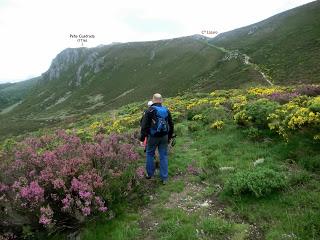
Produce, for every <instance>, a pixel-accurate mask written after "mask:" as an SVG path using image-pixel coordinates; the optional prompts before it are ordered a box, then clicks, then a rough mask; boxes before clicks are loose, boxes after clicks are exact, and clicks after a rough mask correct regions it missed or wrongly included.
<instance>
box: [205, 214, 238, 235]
mask: <svg viewBox="0 0 320 240" xmlns="http://www.w3.org/2000/svg"><path fill="white" fill-rule="evenodd" d="M201 229H202V230H203V232H204V234H205V235H206V236H210V237H212V238H213V239H227V235H230V233H232V231H233V226H232V224H231V223H229V222H227V221H225V220H223V219H220V218H217V217H210V218H207V219H204V220H203V221H202V223H201Z"/></svg>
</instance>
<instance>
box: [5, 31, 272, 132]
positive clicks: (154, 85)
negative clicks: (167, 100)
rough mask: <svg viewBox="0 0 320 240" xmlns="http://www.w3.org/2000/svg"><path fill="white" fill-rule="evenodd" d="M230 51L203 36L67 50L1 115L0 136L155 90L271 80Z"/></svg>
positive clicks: (167, 92)
mask: <svg viewBox="0 0 320 240" xmlns="http://www.w3.org/2000/svg"><path fill="white" fill-rule="evenodd" d="M226 55H227V53H226V52H224V51H222V50H221V49H219V48H216V47H214V46H211V45H210V44H207V41H206V39H203V37H201V36H189V37H183V38H176V39H169V40H161V41H153V42H133V43H123V44H111V45H107V46H100V47H97V48H91V49H87V48H79V49H66V50H64V51H63V52H61V53H60V54H58V56H57V57H56V58H55V59H54V60H53V62H52V64H51V67H50V68H49V70H48V71H47V72H46V73H44V74H43V75H42V76H41V80H40V81H38V83H37V84H36V85H35V87H34V88H33V89H32V91H30V93H29V94H28V95H27V96H26V97H25V98H24V100H23V101H22V102H21V104H19V105H17V106H15V107H14V108H12V109H8V111H6V113H5V114H2V115H0V118H1V119H2V121H3V122H5V123H6V124H4V125H1V126H0V135H2V136H5V135H6V134H8V133H10V134H16V133H19V132H20V133H21V132H24V131H28V130H30V129H36V128H39V127H43V126H47V125H50V124H52V123H54V122H57V121H64V120H66V119H67V121H68V119H72V118H73V117H78V116H80V115H84V114H86V113H93V112H101V111H105V110H108V109H112V108H116V107H118V106H121V105H123V104H127V103H130V102H132V101H138V100H145V99H146V98H148V96H149V97H150V96H151V95H152V94H153V93H154V92H161V93H162V94H164V95H165V96H174V95H176V94H179V93H183V92H184V91H187V90H193V91H199V90H201V91H208V90H209V89H212V88H219V89H223V88H230V87H245V86H253V85H256V84H266V83H265V82H264V81H263V80H262V78H261V75H259V73H258V71H257V70H255V69H254V68H253V67H252V66H249V65H246V64H245V63H244V62H243V61H242V60H241V59H227V58H226V57H225V56H226ZM9 110H11V111H9ZM71 121H72V120H71Z"/></svg>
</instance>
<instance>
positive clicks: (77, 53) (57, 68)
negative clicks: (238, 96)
mask: <svg viewBox="0 0 320 240" xmlns="http://www.w3.org/2000/svg"><path fill="white" fill-rule="evenodd" d="M86 51H87V49H79V48H78V49H77V48H68V49H66V50H64V51H62V52H61V53H59V54H58V55H57V56H56V57H55V58H54V59H53V60H52V63H51V66H50V68H49V69H48V71H47V72H45V73H44V74H43V75H42V76H43V77H44V78H48V79H49V80H54V79H57V78H59V77H60V75H61V73H62V72H64V71H66V70H67V69H68V68H69V67H70V66H71V65H74V64H77V63H78V62H79V61H80V60H81V58H82V57H83V56H84V54H85V52H86Z"/></svg>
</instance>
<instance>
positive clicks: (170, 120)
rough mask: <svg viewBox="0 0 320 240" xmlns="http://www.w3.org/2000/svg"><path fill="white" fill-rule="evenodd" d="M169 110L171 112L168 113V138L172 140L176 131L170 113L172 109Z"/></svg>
mask: <svg viewBox="0 0 320 240" xmlns="http://www.w3.org/2000/svg"><path fill="white" fill-rule="evenodd" d="M168 112H169V114H168V124H169V133H168V138H169V140H170V139H171V138H172V136H173V133H174V124H173V121H172V117H171V113H170V111H168Z"/></svg>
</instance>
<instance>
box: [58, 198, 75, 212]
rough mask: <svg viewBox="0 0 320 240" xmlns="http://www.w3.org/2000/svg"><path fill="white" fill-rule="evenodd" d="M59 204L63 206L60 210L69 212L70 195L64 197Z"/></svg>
mask: <svg viewBox="0 0 320 240" xmlns="http://www.w3.org/2000/svg"><path fill="white" fill-rule="evenodd" d="M61 202H62V204H63V207H62V210H63V211H67V210H70V208H71V204H72V203H73V199H72V197H71V195H70V194H67V195H66V197H65V198H64V199H62V201H61Z"/></svg>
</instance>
